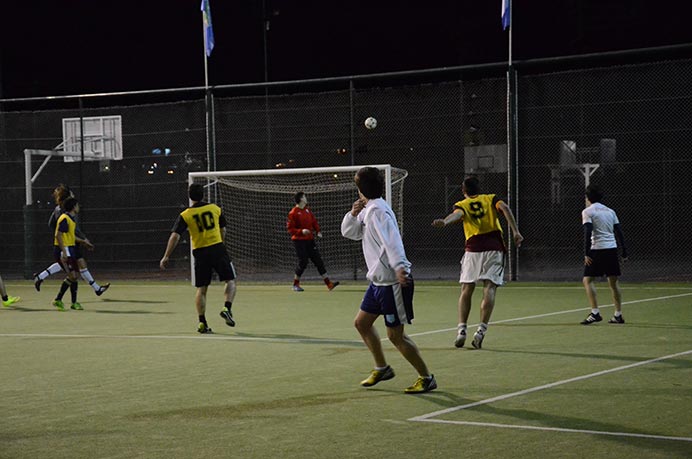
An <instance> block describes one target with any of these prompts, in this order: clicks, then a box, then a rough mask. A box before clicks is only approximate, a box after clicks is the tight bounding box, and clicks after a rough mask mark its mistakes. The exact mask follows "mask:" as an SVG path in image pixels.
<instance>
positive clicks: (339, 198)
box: [188, 164, 408, 281]
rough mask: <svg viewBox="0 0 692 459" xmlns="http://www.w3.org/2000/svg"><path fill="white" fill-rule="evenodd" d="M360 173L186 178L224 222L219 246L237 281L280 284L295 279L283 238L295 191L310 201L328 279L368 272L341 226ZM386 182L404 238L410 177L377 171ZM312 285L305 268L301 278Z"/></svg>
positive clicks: (352, 169) (323, 170)
mask: <svg viewBox="0 0 692 459" xmlns="http://www.w3.org/2000/svg"><path fill="white" fill-rule="evenodd" d="M361 167H363V166H344V167H315V168H302V169H268V170H241V171H223V172H191V173H189V174H188V180H189V183H190V184H192V183H200V184H203V185H204V186H205V187H206V189H207V196H208V200H210V201H211V202H215V203H216V204H218V205H219V206H220V207H221V208H222V209H223V213H224V216H225V218H226V222H227V226H226V240H225V241H224V243H225V244H226V247H227V249H228V253H229V254H230V255H231V259H232V260H233V264H234V265H235V268H236V271H237V272H238V274H239V276H240V277H241V278H242V279H248V280H264V281H278V280H284V279H286V280H289V281H290V279H292V278H293V271H294V268H295V265H296V261H297V260H296V255H295V249H294V246H293V243H292V242H291V237H290V235H289V234H288V232H287V231H286V220H287V217H288V212H289V211H290V210H291V208H292V207H293V206H294V205H295V201H294V199H293V197H294V195H295V194H296V192H298V191H303V192H304V193H305V194H306V196H307V198H308V207H309V208H310V209H311V210H312V211H313V212H314V214H315V216H316V217H317V221H318V223H319V225H320V228H321V230H322V238H321V239H317V245H318V247H319V250H320V253H321V255H322V258H323V259H324V262H325V265H326V267H327V272H328V273H329V275H330V276H331V277H332V278H334V279H363V278H364V277H365V273H366V272H367V270H366V269H365V262H364V260H363V256H362V253H361V248H360V243H359V242H356V241H351V240H348V239H346V238H344V237H342V236H341V220H342V219H343V217H344V215H345V214H346V212H348V211H349V210H350V208H351V205H352V204H353V201H355V200H356V199H357V198H358V190H357V188H356V185H355V183H354V182H353V177H354V175H355V173H356V171H358V169H360V168H361ZM374 167H377V168H378V169H380V170H381V171H382V173H383V175H384V178H385V199H386V200H387V202H388V203H389V204H390V205H391V206H392V209H393V210H394V212H395V214H396V216H397V220H398V222H399V229H400V230H401V231H402V234H403V224H404V214H403V211H404V206H403V194H404V180H405V179H406V177H407V176H408V172H407V171H405V170H403V169H397V168H395V167H392V166H390V165H389V164H378V165H375V166H374ZM311 278H312V279H317V278H319V275H318V273H317V270H316V269H315V268H314V266H312V264H309V265H308V269H307V270H306V271H305V274H304V275H303V279H311Z"/></svg>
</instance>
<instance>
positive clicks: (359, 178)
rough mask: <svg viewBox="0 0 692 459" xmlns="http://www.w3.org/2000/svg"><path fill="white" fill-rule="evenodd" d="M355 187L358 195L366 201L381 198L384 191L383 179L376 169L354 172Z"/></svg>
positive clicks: (362, 169)
mask: <svg viewBox="0 0 692 459" xmlns="http://www.w3.org/2000/svg"><path fill="white" fill-rule="evenodd" d="M355 181H356V186H357V187H358V191H360V194H362V195H363V196H365V197H366V198H368V199H377V198H381V197H382V191H383V190H384V178H383V177H382V174H380V170H379V169H378V168H376V167H363V168H361V169H359V170H358V172H356V178H355Z"/></svg>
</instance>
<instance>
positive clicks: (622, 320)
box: [608, 314, 625, 324]
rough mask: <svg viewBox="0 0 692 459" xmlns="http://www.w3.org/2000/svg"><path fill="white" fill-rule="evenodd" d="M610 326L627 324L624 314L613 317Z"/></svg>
mask: <svg viewBox="0 0 692 459" xmlns="http://www.w3.org/2000/svg"><path fill="white" fill-rule="evenodd" d="M608 323H609V324H624V323H625V318H624V317H622V314H620V315H619V316H613V317H611V318H610V320H609V321H608Z"/></svg>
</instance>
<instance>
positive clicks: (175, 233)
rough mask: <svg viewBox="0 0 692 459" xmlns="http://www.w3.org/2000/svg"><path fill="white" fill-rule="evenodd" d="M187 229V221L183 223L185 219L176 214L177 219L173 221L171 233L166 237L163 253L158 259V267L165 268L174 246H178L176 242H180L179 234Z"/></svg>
mask: <svg viewBox="0 0 692 459" xmlns="http://www.w3.org/2000/svg"><path fill="white" fill-rule="evenodd" d="M186 229H187V223H185V219H183V217H182V215H178V219H177V220H176V221H175V224H174V225H173V230H172V231H171V235H170V236H169V237H168V243H167V244H166V251H165V252H164V254H163V257H162V258H161V261H159V267H160V268H161V269H166V266H168V260H169V259H170V257H171V254H172V253H173V251H174V250H175V248H176V247H178V242H180V235H181V234H182V233H183V232H185V230H186Z"/></svg>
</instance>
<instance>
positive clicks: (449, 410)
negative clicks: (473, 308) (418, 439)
mask: <svg viewBox="0 0 692 459" xmlns="http://www.w3.org/2000/svg"><path fill="white" fill-rule="evenodd" d="M689 354H692V349H690V350H688V351H684V352H678V353H676V354H669V355H665V356H663V357H657V358H655V359H649V360H644V361H641V362H636V363H632V364H629V365H623V366H620V367H616V368H611V369H609V370H603V371H597V372H595V373H590V374H587V375H582V376H577V377H574V378H570V379H563V380H562V381H556V382H553V383H549V384H544V385H542V386H536V387H531V388H529V389H524V390H520V391H517V392H512V393H510V394H504V395H499V396H497V397H492V398H488V399H485V400H480V401H478V402H473V403H467V404H465V405H459V406H454V407H451V408H446V409H444V410H439V411H434V412H432V413H428V414H423V415H420V416H415V417H412V418H409V419H408V421H414V422H436V423H444V424H463V425H479V426H483V425H485V426H489V427H504V428H513V429H531V430H552V431H559V432H581V433H591V434H599V435H615V436H628V437H641V438H657V439H666V440H680V441H689V442H692V437H668V436H660V435H646V434H633V433H626V432H601V431H591V430H578V429H561V428H554V427H536V426H518V425H511V424H494V423H476V422H468V421H444V420H439V419H431V418H434V417H437V416H442V415H444V414H449V413H453V412H455V411H460V410H465V409H468V408H474V407H476V406H481V405H487V404H489V403H494V402H498V401H502V400H507V399H509V398H513V397H519V396H521V395H526V394H530V393H532V392H538V391H540V390H544V389H550V388H553V387H556V386H561V385H563V384H568V383H572V382H575V381H582V380H584V379H589V378H595V377H596V376H603V375H606V374H610V373H615V372H617V371H623V370H628V369H630V368H635V367H639V366H642V365H648V364H650V363H656V362H661V361H663V360H668V359H673V358H675V357H680V356H683V355H689Z"/></svg>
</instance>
